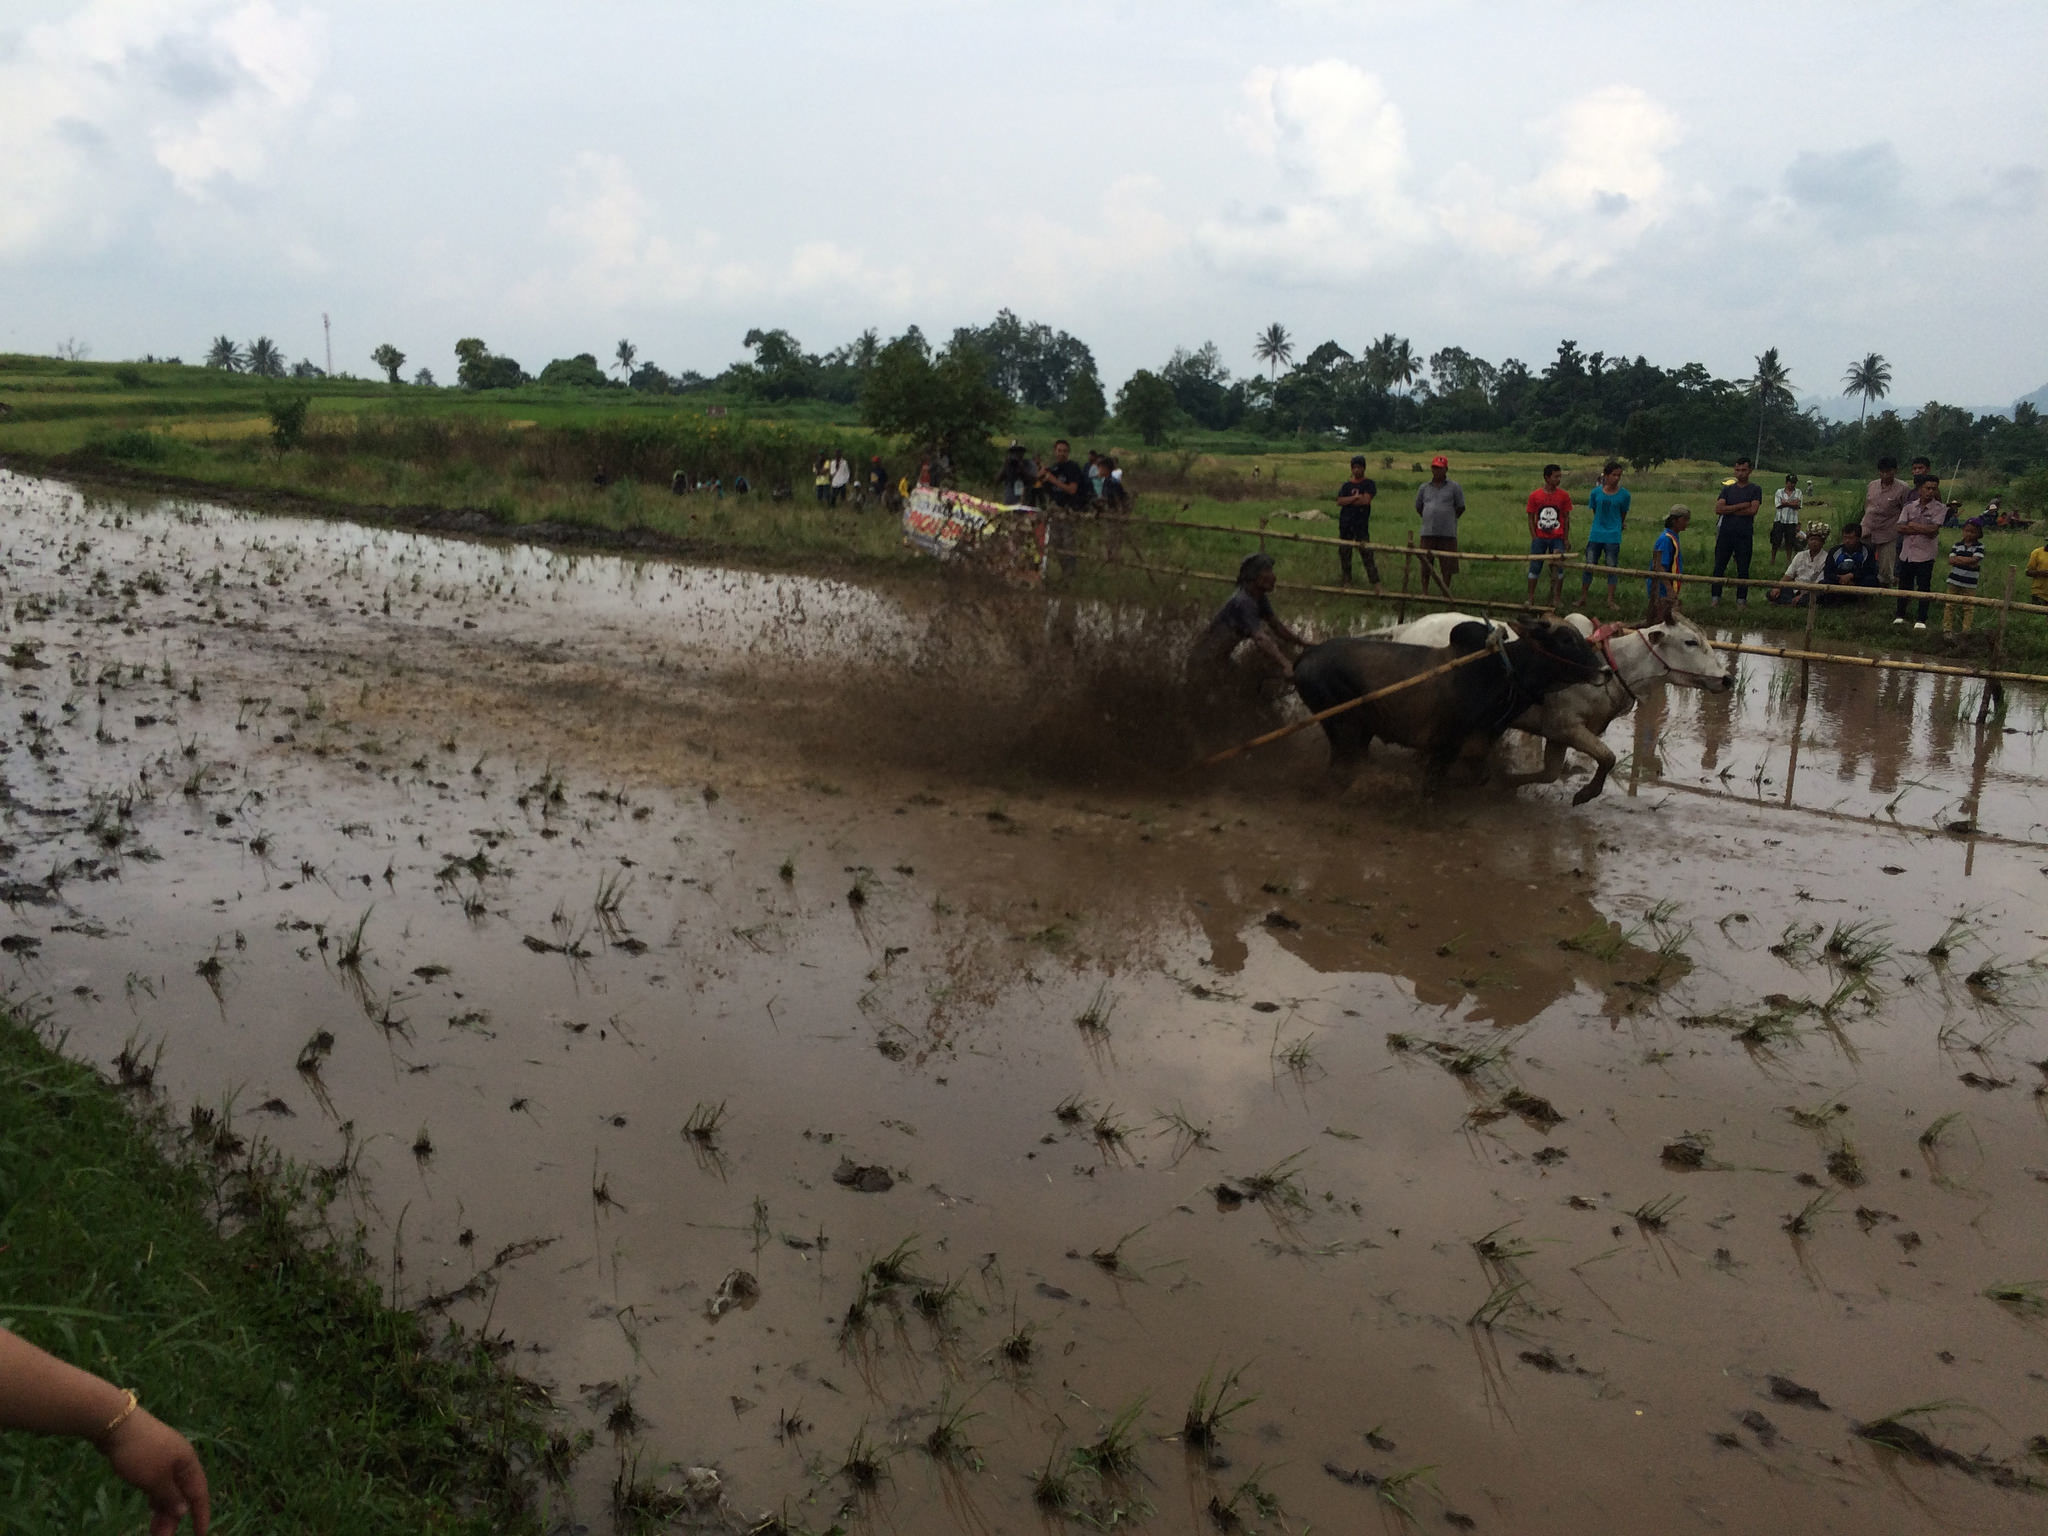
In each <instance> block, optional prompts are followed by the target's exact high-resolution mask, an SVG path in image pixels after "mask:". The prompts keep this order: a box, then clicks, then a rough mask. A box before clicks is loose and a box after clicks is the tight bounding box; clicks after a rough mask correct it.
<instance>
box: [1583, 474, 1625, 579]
mask: <svg viewBox="0 0 2048 1536" xmlns="http://www.w3.org/2000/svg"><path fill="white" fill-rule="evenodd" d="M1586 505H1587V506H1588V507H1590V508H1591V509H1592V512H1593V526H1592V527H1591V528H1589V529H1587V530H1586V569H1585V571H1584V572H1583V574H1582V575H1581V576H1580V578H1579V602H1580V603H1581V604H1582V605H1583V604H1584V602H1585V601H1586V594H1587V593H1589V592H1591V591H1592V590H1593V567H1594V566H1596V565H1605V566H1607V567H1608V568H1609V570H1610V572H1611V571H1612V569H1613V567H1615V566H1618V565H1620V564H1621V534H1622V530H1623V529H1624V528H1625V527H1627V525H1628V492H1627V491H1625V490H1623V489H1622V488H1621V460H1619V459H1609V460H1608V461H1607V463H1606V464H1605V465H1604V466H1602V468H1601V470H1600V483H1599V484H1598V485H1596V486H1594V487H1593V490H1592V494H1591V495H1589V496H1588V497H1587V498H1586ZM1607 606H1608V607H1609V608H1619V607H1620V606H1621V578H1620V577H1618V576H1615V575H1612V574H1610V575H1609V576H1608V578H1607Z"/></svg>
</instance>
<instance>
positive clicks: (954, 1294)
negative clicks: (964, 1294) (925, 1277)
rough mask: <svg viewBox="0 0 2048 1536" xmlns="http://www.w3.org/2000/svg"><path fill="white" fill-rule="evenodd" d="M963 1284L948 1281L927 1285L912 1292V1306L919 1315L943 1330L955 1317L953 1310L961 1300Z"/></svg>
mask: <svg viewBox="0 0 2048 1536" xmlns="http://www.w3.org/2000/svg"><path fill="white" fill-rule="evenodd" d="M961 1285H962V1282H961V1281H959V1280H946V1281H943V1282H940V1283H938V1284H925V1285H920V1286H919V1287H917V1289H916V1290H914V1291H913V1292H911V1296H910V1305H911V1307H912V1308H913V1310H915V1311H916V1313H917V1315H918V1316H919V1317H921V1318H923V1319H924V1320H925V1321H926V1322H928V1323H930V1324H931V1325H932V1326H933V1327H935V1328H943V1327H944V1326H945V1325H946V1321H947V1319H949V1318H950V1317H951V1316H952V1315H953V1308H954V1306H955V1304H957V1303H958V1302H959V1300H960V1289H961Z"/></svg>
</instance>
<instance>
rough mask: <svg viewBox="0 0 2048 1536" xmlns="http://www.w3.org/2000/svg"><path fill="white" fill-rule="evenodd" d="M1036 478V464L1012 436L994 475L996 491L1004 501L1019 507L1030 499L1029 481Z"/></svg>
mask: <svg viewBox="0 0 2048 1536" xmlns="http://www.w3.org/2000/svg"><path fill="white" fill-rule="evenodd" d="M1037 478H1038V474H1037V469H1036V466H1034V465H1033V464H1032V462H1031V459H1030V456H1029V455H1028V454H1026V453H1025V451H1024V445H1023V444H1022V443H1020V442H1018V441H1017V439H1015V438H1014V437H1013V438H1011V439H1010V446H1009V448H1008V449H1007V450H1005V452H1004V454H1003V467H1002V469H1001V471H1000V472H999V473H998V474H997V475H996V491H997V494H998V495H1000V496H1001V497H1002V498H1003V500H1004V501H1005V502H1007V503H1008V504H1009V505H1011V506H1013V507H1021V506H1023V505H1024V504H1025V502H1026V501H1028V500H1029V499H1030V495H1031V483H1032V482H1033V481H1034V480H1036V479H1037Z"/></svg>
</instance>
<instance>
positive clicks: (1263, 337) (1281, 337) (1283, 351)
mask: <svg viewBox="0 0 2048 1536" xmlns="http://www.w3.org/2000/svg"><path fill="white" fill-rule="evenodd" d="M1252 356H1254V357H1256V358H1257V359H1258V360H1259V361H1260V362H1262V363H1270V364H1271V365H1272V368H1273V377H1274V378H1276V379H1277V378H1278V377H1280V365H1281V364H1282V363H1291V362H1293V361H1294V338H1292V337H1291V336H1289V335H1288V334H1287V327H1286V326H1284V325H1282V324H1281V323H1280V322H1279V321H1278V320H1275V321H1274V322H1273V323H1272V324H1271V325H1269V326H1267V327H1266V328H1265V329H1264V330H1263V331H1261V332H1259V339H1258V340H1257V341H1255V342H1253V343H1252Z"/></svg>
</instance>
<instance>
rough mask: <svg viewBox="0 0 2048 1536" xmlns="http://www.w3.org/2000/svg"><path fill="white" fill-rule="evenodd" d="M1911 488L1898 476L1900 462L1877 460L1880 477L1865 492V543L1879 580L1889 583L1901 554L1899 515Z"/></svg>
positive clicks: (1904, 508) (1889, 459)
mask: <svg viewBox="0 0 2048 1536" xmlns="http://www.w3.org/2000/svg"><path fill="white" fill-rule="evenodd" d="M1912 494H1913V492H1912V488H1911V487H1910V486H1908V485H1907V484H1906V483H1905V482H1904V481H1902V480H1900V479H1899V461H1898V460H1897V459H1894V458H1890V457H1886V458H1882V459H1879V460H1878V461H1877V478H1876V479H1875V480H1873V481H1871V482H1870V484H1869V485H1868V486H1866V487H1865V488H1864V491H1863V542H1864V543H1865V544H1866V545H1868V546H1869V548H1870V553H1871V556H1872V558H1873V559H1875V560H1876V561H1877V575H1878V579H1879V580H1880V581H1882V582H1884V583H1885V585H1887V586H1889V585H1890V584H1891V580H1892V570H1893V567H1894V566H1896V565H1897V564H1898V557H1899V518H1900V517H1901V516H1902V515H1903V514H1904V512H1905V510H1906V498H1907V497H1909V496H1911V495H1912Z"/></svg>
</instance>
